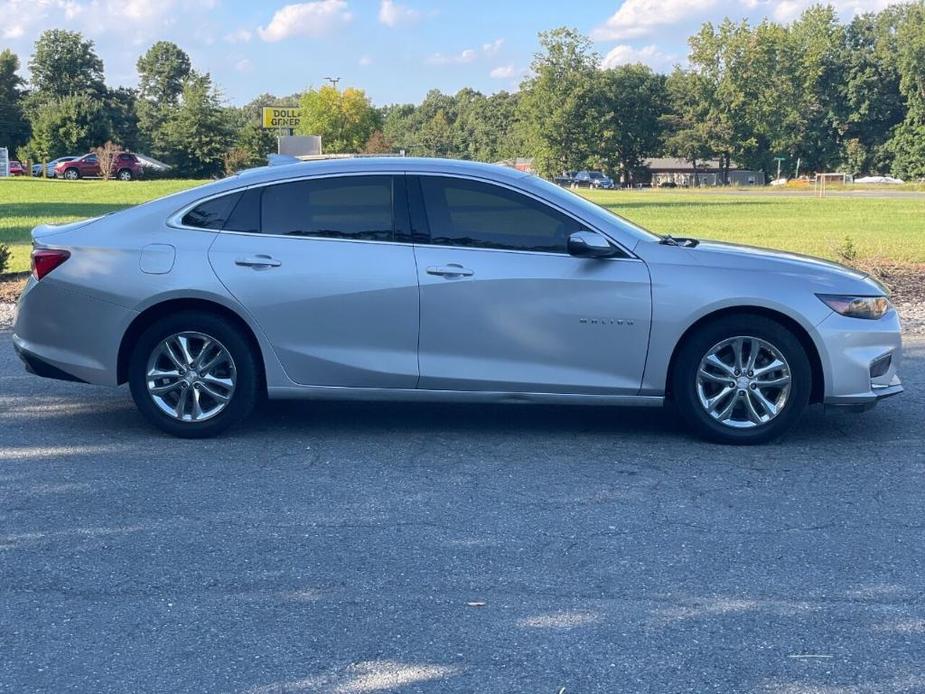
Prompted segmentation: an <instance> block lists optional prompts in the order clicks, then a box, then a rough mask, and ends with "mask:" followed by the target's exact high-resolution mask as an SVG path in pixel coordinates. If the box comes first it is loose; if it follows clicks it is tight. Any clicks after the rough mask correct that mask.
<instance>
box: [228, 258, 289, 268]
mask: <svg viewBox="0 0 925 694" xmlns="http://www.w3.org/2000/svg"><path fill="white" fill-rule="evenodd" d="M234 264H235V265H240V266H241V267H252V268H254V269H255V270H266V269H267V268H271V267H279V266H280V265H281V264H282V263H280V262H279V261H278V260H277V259H276V258H273V257H271V256H268V255H249V256H247V257H246V258H235V261H234Z"/></svg>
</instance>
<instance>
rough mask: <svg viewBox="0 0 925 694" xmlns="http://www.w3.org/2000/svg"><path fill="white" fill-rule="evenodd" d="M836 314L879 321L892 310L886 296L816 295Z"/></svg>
mask: <svg viewBox="0 0 925 694" xmlns="http://www.w3.org/2000/svg"><path fill="white" fill-rule="evenodd" d="M816 296H818V297H819V299H820V300H821V301H822V302H823V303H824V304H825V305H826V306H828V307H829V308H830V309H832V310H833V311H835V313H840V314H841V315H843V316H848V317H849V318H865V319H867V320H877V319H878V318H883V316H884V315H885V314H886V312H887V311H889V310H890V300H889V299H887V298H886V297H885V296H844V295H842V294H816Z"/></svg>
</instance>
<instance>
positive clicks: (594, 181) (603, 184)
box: [572, 171, 614, 190]
mask: <svg viewBox="0 0 925 694" xmlns="http://www.w3.org/2000/svg"><path fill="white" fill-rule="evenodd" d="M572 183H573V185H575V186H576V187H577V188H603V189H606V190H610V189H612V188H613V187H614V183H613V179H612V178H610V176H605V175H604V174H603V173H602V172H600V171H579V172H578V173H576V174H575V177H574V178H573V179H572Z"/></svg>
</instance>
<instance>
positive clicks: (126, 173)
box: [116, 169, 134, 181]
mask: <svg viewBox="0 0 925 694" xmlns="http://www.w3.org/2000/svg"><path fill="white" fill-rule="evenodd" d="M116 176H117V177H118V179H119V180H120V181H131V180H132V179H133V178H134V176H132V172H131V171H130V170H129V169H122V170H121V171H119V173H117V174H116Z"/></svg>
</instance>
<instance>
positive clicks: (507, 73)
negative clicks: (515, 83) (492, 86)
mask: <svg viewBox="0 0 925 694" xmlns="http://www.w3.org/2000/svg"><path fill="white" fill-rule="evenodd" d="M516 74H517V68H515V67H514V66H513V65H499V66H498V67H496V68H495V69H494V70H492V71H491V72H489V73H488V76H489V77H491V78H492V79H495V80H506V79H510V78H511V77H513V76H514V75H516Z"/></svg>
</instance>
